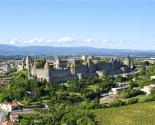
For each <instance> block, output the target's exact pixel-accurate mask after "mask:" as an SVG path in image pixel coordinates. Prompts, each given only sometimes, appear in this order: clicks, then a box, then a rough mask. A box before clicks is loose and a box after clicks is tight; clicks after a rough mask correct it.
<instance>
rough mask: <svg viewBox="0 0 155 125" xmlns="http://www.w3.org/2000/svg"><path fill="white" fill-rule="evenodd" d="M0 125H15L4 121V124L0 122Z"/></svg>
mask: <svg viewBox="0 0 155 125" xmlns="http://www.w3.org/2000/svg"><path fill="white" fill-rule="evenodd" d="M0 125H15V123H14V122H11V121H4V122H0Z"/></svg>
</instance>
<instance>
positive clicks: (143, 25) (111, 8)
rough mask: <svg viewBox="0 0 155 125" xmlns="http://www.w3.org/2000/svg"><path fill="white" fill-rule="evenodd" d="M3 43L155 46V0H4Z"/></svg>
mask: <svg viewBox="0 0 155 125" xmlns="http://www.w3.org/2000/svg"><path fill="white" fill-rule="evenodd" d="M0 43H5V44H6V43H7V44H13V45H50V46H89V47H97V48H116V49H118V48H120V49H147V50H149V49H150V50H155V1H153V0H152V1H151V0H130V1H129V0H109V1H108V0H72V1H71V0H27V1H26V0H0Z"/></svg>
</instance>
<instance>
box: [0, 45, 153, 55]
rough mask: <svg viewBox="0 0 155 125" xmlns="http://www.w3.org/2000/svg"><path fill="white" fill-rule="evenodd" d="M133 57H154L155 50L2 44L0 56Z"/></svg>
mask: <svg viewBox="0 0 155 125" xmlns="http://www.w3.org/2000/svg"><path fill="white" fill-rule="evenodd" d="M79 54H80V55H81V54H92V55H116V56H118V55H121V56H126V55H132V56H154V55H155V51H154V50H132V49H131V50H129V49H107V48H92V47H53V46H13V45H5V44H0V55H1V56H8V55H79Z"/></svg>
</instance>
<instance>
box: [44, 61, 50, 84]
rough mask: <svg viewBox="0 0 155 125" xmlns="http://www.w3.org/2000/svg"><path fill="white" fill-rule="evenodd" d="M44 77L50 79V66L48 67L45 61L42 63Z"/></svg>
mask: <svg viewBox="0 0 155 125" xmlns="http://www.w3.org/2000/svg"><path fill="white" fill-rule="evenodd" d="M44 77H45V79H46V80H47V82H49V81H50V68H49V64H48V62H47V61H46V63H45V65H44Z"/></svg>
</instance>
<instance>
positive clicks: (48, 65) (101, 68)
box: [22, 55, 132, 83]
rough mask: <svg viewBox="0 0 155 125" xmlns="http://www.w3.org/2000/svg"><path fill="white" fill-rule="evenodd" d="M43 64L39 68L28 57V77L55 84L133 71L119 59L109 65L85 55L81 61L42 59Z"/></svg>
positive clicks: (23, 63)
mask: <svg viewBox="0 0 155 125" xmlns="http://www.w3.org/2000/svg"><path fill="white" fill-rule="evenodd" d="M128 58H129V57H128ZM129 61H130V60H129ZM42 62H43V66H42V67H40V68H38V67H36V65H35V60H34V59H32V58H31V57H30V56H27V57H26V59H23V60H22V67H23V68H24V69H27V70H28V77H36V78H37V79H38V80H40V81H43V80H46V81H48V82H50V81H52V82H53V83H62V82H66V81H68V80H77V79H82V78H87V77H91V76H100V77H102V76H104V75H116V74H121V73H126V72H130V71H131V70H132V69H131V68H130V66H129V65H127V63H125V64H124V65H123V64H122V61H121V60H120V59H118V58H112V59H111V60H110V61H109V62H108V63H103V62H101V61H100V58H97V57H94V56H84V55H83V56H82V58H81V59H79V58H78V59H75V58H67V59H60V58H59V57H56V58H55V59H52V60H44V59H42ZM125 62H126V61H125Z"/></svg>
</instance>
